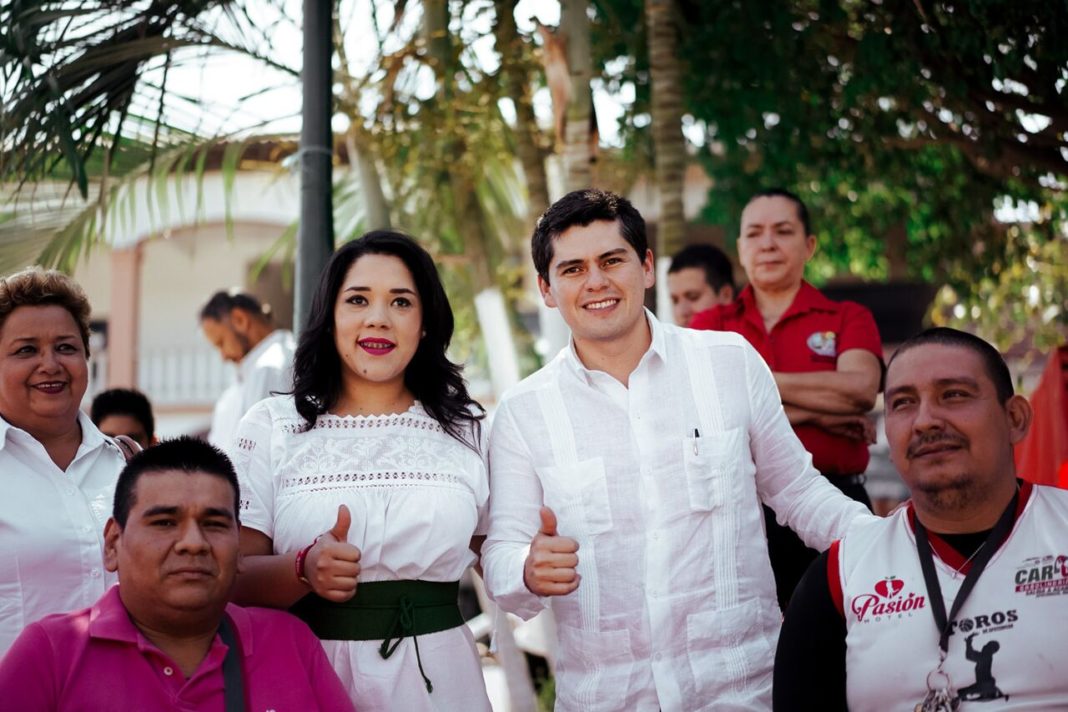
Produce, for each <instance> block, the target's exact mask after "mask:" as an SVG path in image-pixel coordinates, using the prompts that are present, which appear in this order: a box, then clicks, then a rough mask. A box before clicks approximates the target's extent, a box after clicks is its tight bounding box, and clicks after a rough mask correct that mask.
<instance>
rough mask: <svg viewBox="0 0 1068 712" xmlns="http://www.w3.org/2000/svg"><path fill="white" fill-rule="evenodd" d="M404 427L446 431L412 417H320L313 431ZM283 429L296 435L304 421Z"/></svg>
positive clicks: (289, 424) (429, 422)
mask: <svg viewBox="0 0 1068 712" xmlns="http://www.w3.org/2000/svg"><path fill="white" fill-rule="evenodd" d="M393 427H403V428H411V429H412V430H425V431H429V432H435V433H444V432H445V430H444V429H443V428H442V427H441V425H440V424H439V423H438V422H437V421H435V420H428V419H425V418H417V417H414V416H411V415H399V416H384V417H369V418H360V417H348V416H337V415H334V416H329V415H327V416H319V418H318V419H316V421H315V426H314V427H313V428H312V430H380V429H382V428H393ZM281 429H282V430H283V431H284V432H287V433H290V434H294V433H299V432H301V431H302V430H303V429H304V423H303V421H298V422H290V423H283V424H282V425H281Z"/></svg>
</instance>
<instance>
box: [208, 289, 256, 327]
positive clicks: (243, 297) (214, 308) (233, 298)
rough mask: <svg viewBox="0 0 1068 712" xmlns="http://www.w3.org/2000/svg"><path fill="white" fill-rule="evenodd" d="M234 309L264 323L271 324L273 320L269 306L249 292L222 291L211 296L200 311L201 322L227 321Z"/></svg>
mask: <svg viewBox="0 0 1068 712" xmlns="http://www.w3.org/2000/svg"><path fill="white" fill-rule="evenodd" d="M234 309H240V310H241V311H244V312H247V313H248V314H250V315H252V316H254V317H256V318H258V319H262V320H263V321H268V322H269V321H270V320H271V307H270V306H269V305H267V304H263V303H261V302H260V300H259V299H257V298H256V297H254V296H252V295H251V294H249V293H247V292H240V291H238V290H236V289H231V290H220V291H218V292H216V293H215V294H213V295H211V299H209V300H208V303H207V304H205V305H204V306H203V307H202V308H201V309H200V321H204V320H205V319H212V320H214V321H219V322H221V321H225V320H226V319H228V318H229V317H230V312H231V311H232V310H234Z"/></svg>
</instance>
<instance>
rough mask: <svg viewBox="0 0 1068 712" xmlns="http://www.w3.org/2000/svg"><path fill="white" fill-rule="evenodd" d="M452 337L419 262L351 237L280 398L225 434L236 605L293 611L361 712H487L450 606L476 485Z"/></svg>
mask: <svg viewBox="0 0 1068 712" xmlns="http://www.w3.org/2000/svg"><path fill="white" fill-rule="evenodd" d="M452 332H453V317H452V312H451V309H450V307H449V302H448V298H447V297H446V295H445V291H444V289H443V288H442V285H441V281H440V278H439V277H438V274H437V270H436V268H435V267H434V263H433V260H432V259H431V258H430V256H429V255H428V254H427V253H426V251H425V250H423V249H422V248H421V247H419V245H418V244H417V243H416V242H415V241H414V240H412V239H411V238H410V237H407V236H405V235H401V234H399V233H394V232H384V231H378V232H372V233H369V234H367V235H364V236H363V237H361V238H359V239H358V240H355V241H353V242H350V243H348V244H346V245H344V246H342V247H341V248H340V249H338V251H337V252H336V253H335V254H334V256H333V257H332V258H331V260H330V263H329V264H328V265H327V267H326V269H325V270H324V272H323V276H322V278H321V280H320V283H319V287H318V290H317V292H316V294H315V298H314V300H313V303H312V309H311V314H310V316H309V320H308V326H307V328H306V329H305V331H304V333H303V334H302V335H301V337H300V343H299V346H298V347H297V352H296V357H295V362H294V392H293V394H292V395H286V396H277V397H274V398H268V399H266V400H264V401H261V402H260V403H259V404H257V405H256V406H254V407H253V408H252V409H251V410H250V411H249V412H248V414H247V415H246V416H245V417H244V419H243V420H242V422H241V425H240V426H239V428H238V432H237V442H236V446H235V453H236V458H235V459H236V463H235V464H236V467H237V472H238V475H239V477H240V479H241V494H242V502H241V519H242V521H241V524H242V530H241V550H242V554H243V555H244V567H243V573H242V574H241V575H240V576H239V578H238V582H237V587H236V590H235V595H234V598H235V600H236V601H237V602H239V603H244V604H249V605H264V606H273V607H280V608H290V607H292V608H293V610H294V612H296V613H297V614H298V615H300V616H301V617H302V618H304V619H305V620H306V621H307V622H308V623H309V625H311V626H312V628H313V630H315V631H316V632H317V633H318V634H319V636H320V638H322V640H323V646H324V648H325V649H326V652H327V655H328V656H329V657H330V659H331V661H332V663H333V665H334V668H335V669H336V670H337V672H338V675H339V676H340V677H341V679H342V681H343V682H344V683H345V684H346V686H347V687H348V688H349V690H350V691H351V694H352V697H353V701H354V702H355V704H356V708H357V709H359V710H361V712H367V711H368V710H405V712H419V711H421V710H464V711H465V712H467V711H470V710H476V711H477V710H489V709H490V707H489V701H488V699H487V697H486V690H485V685H484V682H483V678H482V670H481V665H480V662H479V659H478V654H477V651H476V648H475V644H474V640H473V638H472V636H471V634H470V632H469V630H468V629H467V626H465V625H463V624H462V619H459V614H458V611H457V609H456V608H455V600H456V598H455V583H454V582H456V581H457V580H458V579H459V578H460V576H461V575H462V574H463V572H464V571H465V570H466V569H467V567H468V566H470V565H472V564H473V563H474V562H476V560H477V552H478V549H479V547H480V546H481V541H482V539H483V538H484V537H483V536H482V534H483V533H484V524H483V522H484V519H485V510H486V505H487V499H488V492H489V486H488V481H487V473H486V466H485V461H484V457H483V451H484V448H483V447H482V439H483V438H482V429H481V423H480V420H481V418H482V417H483V413H482V409H481V407H480V406H478V404H477V403H475V402H474V401H473V400H472V399H471V398H470V397H469V396H468V393H467V389H466V386H465V384H464V381H463V379H462V377H461V375H460V371H461V369H460V367H459V366H458V365H456V364H453V363H451V362H450V361H449V360H448V359H447V358H446V355H445V350H446V348H447V347H448V344H449V341H450V339H451V337H452ZM450 586H451V587H452V588H450ZM443 592H445V593H444V595H445V598H446V599H448V598H449V597H450V596H451V604H450V603H449V602H448V601H447V600H446V601H442V600H441V596H442V595H443ZM428 596H429V598H432V599H435V600H434V601H429V599H428V598H427V597H428ZM294 604H296V605H294ZM424 604H426V605H424ZM383 640H385V643H383ZM394 646H395V649H392V650H391V648H393V647H394Z"/></svg>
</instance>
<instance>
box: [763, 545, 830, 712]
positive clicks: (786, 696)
mask: <svg viewBox="0 0 1068 712" xmlns="http://www.w3.org/2000/svg"><path fill="white" fill-rule="evenodd" d="M836 549H837V547H834V546H832V549H831V551H830V552H826V551H825V552H824V553H822V554H820V555H819V557H818V558H817V559H816V560H815V561H813V562H812V565H811V566H809V567H808V571H806V572H805V575H804V576H803V577H802V578H801V582H800V583H798V585H797V588H796V589H794V593H793V596H792V597H791V598H790V605H789V606H788V607H787V609H786V615H785V616H784V618H783V622H782V630H781V632H780V633H779V647H778V649H777V650H776V652H775V672H774V687H773V692H772V698H773V700H772V704H773V709H774V710H775V712H791V711H792V710H841V711H842V712H845V710H846V688H845V682H846V677H845V654H846V628H845V619H844V618H843V617H842V614H841V613H840V609H839V608H837V607H836V605H835V601H834V597H833V593H832V586H831V585H830V583H829V582H830V578H831V576H832V575H833V576H834V578H835V579H837V570H838V567H837V560H838V557H837V552H836ZM832 562H833V563H832ZM839 590H840V589H839Z"/></svg>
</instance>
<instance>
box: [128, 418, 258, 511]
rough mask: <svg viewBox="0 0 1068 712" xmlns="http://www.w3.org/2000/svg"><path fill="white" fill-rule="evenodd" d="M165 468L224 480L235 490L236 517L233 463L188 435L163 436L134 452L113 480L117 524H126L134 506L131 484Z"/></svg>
mask: <svg viewBox="0 0 1068 712" xmlns="http://www.w3.org/2000/svg"><path fill="white" fill-rule="evenodd" d="M164 470H178V471H180V472H186V473H189V474H194V473H204V474H207V475H214V476H215V477H218V478H220V479H223V480H226V481H227V482H229V483H230V486H231V487H232V488H233V490H234V520H235V521H236V520H237V519H238V507H239V505H238V502H239V498H240V496H241V488H240V486H239V485H238V484H237V474H236V473H234V466H233V464H231V463H230V458H228V457H227V456H226V455H225V454H224V453H223V451H222V450H220V449H218V448H217V447H215V446H213V445H209V444H208V443H206V442H204V441H203V440H199V439H197V438H194V437H190V436H188V435H183V436H182V437H178V438H174V439H173V440H165V441H163V442H162V443H160V444H159V445H156V446H155V447H150V448H147V449H145V450H142V451H141V452H139V453H137V454H136V455H134V456H133V457H131V458H130V461H129V462H127V463H126V467H124V468H122V472H121V473H120V474H119V480H118V482H117V483H116V484H115V500H114V504H113V505H112V508H111V516H112V517H113V518H114V519H115V521H116V522H117V523H118V525H119V527H120V528H125V527H126V520H127V519H128V518H129V516H130V510H131V509H133V506H134V502H135V496H134V488H135V487H136V486H137V481H138V480H139V479H141V476H142V475H146V474H150V473H152V472H162V471H164Z"/></svg>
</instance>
